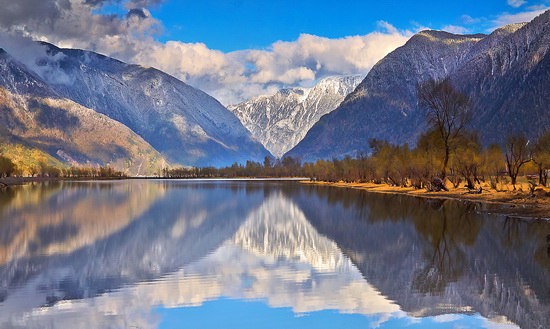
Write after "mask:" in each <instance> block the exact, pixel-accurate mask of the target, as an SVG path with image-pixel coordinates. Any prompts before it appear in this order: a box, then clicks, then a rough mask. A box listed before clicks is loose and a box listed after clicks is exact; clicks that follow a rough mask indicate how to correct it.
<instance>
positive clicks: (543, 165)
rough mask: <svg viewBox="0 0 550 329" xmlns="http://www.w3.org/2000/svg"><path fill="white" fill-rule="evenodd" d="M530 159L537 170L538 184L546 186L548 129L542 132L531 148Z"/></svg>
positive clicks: (549, 150)
mask: <svg viewBox="0 0 550 329" xmlns="http://www.w3.org/2000/svg"><path fill="white" fill-rule="evenodd" d="M531 154H532V160H533V162H534V163H535V164H536V165H537V167H538V171H539V184H540V185H542V186H546V183H547V181H548V169H549V168H550V131H547V132H545V133H544V134H542V135H541V136H540V137H539V138H538V139H537V142H536V143H535V144H534V145H533V148H532V149H531Z"/></svg>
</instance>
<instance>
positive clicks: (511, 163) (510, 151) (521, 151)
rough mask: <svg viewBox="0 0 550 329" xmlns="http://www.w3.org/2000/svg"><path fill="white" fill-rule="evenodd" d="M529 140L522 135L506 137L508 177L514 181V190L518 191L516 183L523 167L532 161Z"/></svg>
mask: <svg viewBox="0 0 550 329" xmlns="http://www.w3.org/2000/svg"><path fill="white" fill-rule="evenodd" d="M528 143H529V140H527V137H525V135H522V134H514V135H509V136H508V137H506V150H505V152H504V159H505V160H506V167H507V170H508V176H510V178H511V179H512V185H513V186H514V190H515V189H516V181H517V177H518V174H519V169H520V168H521V166H523V165H524V164H526V163H527V162H529V161H531V154H530V152H529V147H528Z"/></svg>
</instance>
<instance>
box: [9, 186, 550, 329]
mask: <svg viewBox="0 0 550 329" xmlns="http://www.w3.org/2000/svg"><path fill="white" fill-rule="evenodd" d="M6 193H7V195H3V196H2V197H1V199H2V201H1V202H0V210H1V211H2V216H1V217H0V229H1V231H0V232H1V233H0V246H1V248H2V249H0V250H1V252H0V255H1V257H2V258H1V260H2V262H1V263H0V277H1V293H0V297H1V299H0V327H36V328H43V327H48V328H50V327H52V328H66V327H74V324H75V323H79V326H80V327H82V328H106V327H112V328H126V327H131V326H134V327H140V328H156V327H159V326H160V327H162V321H163V319H162V316H161V315H160V314H162V312H159V311H158V310H159V308H160V309H164V310H168V309H179V308H183V307H191V306H199V305H205V304H206V305H209V303H212V302H215V301H218V300H220V298H222V299H226V298H229V299H230V300H236V301H238V300H259V301H261V302H262V303H266V304H267V305H269V306H270V307H273V308H289V309H291V310H292V311H293V312H294V313H295V314H304V313H308V314H309V313H312V312H321V311H323V310H336V311H337V313H336V314H361V315H362V316H364V317H365V319H368V321H369V322H368V323H369V325H370V326H376V325H381V326H382V327H383V326H384V323H386V324H387V325H388V326H389V324H390V323H393V326H395V321H397V320H399V319H403V321H405V322H403V323H409V324H414V323H416V322H419V321H420V322H421V321H424V320H421V319H420V317H427V316H432V318H430V319H429V321H433V322H434V323H437V322H438V321H439V322H453V321H455V322H456V321H458V322H457V323H459V322H460V321H466V319H467V321H470V322H466V323H470V325H472V323H473V322H472V321H477V322H475V323H476V325H475V326H485V327H489V326H493V327H503V328H504V327H510V326H511V327H515V325H513V324H512V323H515V324H518V325H519V326H520V327H522V328H536V327H539V326H542V327H546V326H547V325H548V321H549V320H548V319H549V318H550V310H549V307H548V303H549V301H550V299H549V296H548V294H549V293H550V284H549V283H548V280H547V279H548V275H549V269H550V266H549V265H550V263H549V261H548V257H547V256H546V240H545V237H546V232H548V231H550V230H549V226H548V224H546V223H529V222H525V221H520V220H512V219H505V218H499V217H495V216H489V215H479V214H477V210H479V206H476V205H474V204H461V203H458V202H448V201H445V202H435V203H434V202H426V201H425V200H422V199H414V198H408V197H404V196H383V195H371V194H368V193H363V192H359V191H352V190H345V189H331V188H318V187H310V186H300V185H297V184H293V183H282V182H271V183H264V182H235V181H230V182H223V181H191V182H189V181H129V182H106V183H105V182H104V183H62V184H61V183H58V184H49V185H30V186H24V187H20V188H18V189H14V190H9V192H6ZM4 196H5V197H4ZM194 309H195V308H194ZM274 312H275V311H274ZM458 313H464V314H475V313H480V314H481V315H483V316H484V317H485V318H487V319H489V320H487V319H484V318H482V317H480V316H474V317H466V318H464V317H461V316H458V315H456V314H458ZM252 316H253V315H252ZM433 316H435V317H433ZM75 321H76V322H75ZM181 321H182V322H181V323H182V324H183V323H185V319H182V320H181ZM265 321H270V320H269V319H266V320H265ZM392 321H394V322H392ZM497 324H498V325H497ZM506 324H507V325H506ZM435 327H437V326H435ZM441 327H444V326H441Z"/></svg>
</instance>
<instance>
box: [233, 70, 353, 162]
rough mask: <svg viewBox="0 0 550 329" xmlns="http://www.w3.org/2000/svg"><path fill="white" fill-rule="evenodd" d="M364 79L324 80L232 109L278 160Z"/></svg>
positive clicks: (286, 90) (249, 101) (250, 101)
mask: <svg viewBox="0 0 550 329" xmlns="http://www.w3.org/2000/svg"><path fill="white" fill-rule="evenodd" d="M362 78H363V77H360V76H344V77H329V78H325V79H322V80H321V81H319V83H317V85H315V86H314V87H312V88H292V89H282V90H280V91H279V92H277V93H276V94H275V95H271V96H259V97H255V98H252V99H250V100H248V101H245V102H243V103H240V104H238V105H232V106H229V107H228V109H229V110H230V111H232V112H233V113H235V115H237V117H238V118H239V119H240V120H241V122H242V123H243V125H244V126H245V127H246V128H247V129H248V130H249V131H250V132H251V133H252V136H254V137H255V138H256V139H257V140H259V141H260V142H261V143H262V144H263V145H264V146H265V148H266V149H268V150H269V151H270V152H271V153H272V154H273V155H275V156H276V157H282V156H283V154H284V153H286V152H287V151H288V150H290V149H291V148H293V147H294V146H295V145H296V144H298V142H300V141H301V140H302V139H303V138H304V136H305V135H306V133H307V131H308V130H309V129H310V128H311V126H313V125H314V124H315V123H316V122H317V121H318V120H319V119H320V118H321V117H322V116H323V115H325V114H327V113H329V112H331V111H333V110H334V109H335V108H336V107H337V106H338V105H340V103H341V102H342V101H343V100H344V97H346V96H347V95H348V94H349V93H351V92H352V91H353V90H354V89H355V87H356V86H357V85H358V84H359V83H360V82H361V80H362Z"/></svg>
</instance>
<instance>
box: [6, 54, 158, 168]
mask: <svg viewBox="0 0 550 329" xmlns="http://www.w3.org/2000/svg"><path fill="white" fill-rule="evenodd" d="M0 106H1V107H2V110H1V111H0V112H1V113H0V136H1V137H2V138H3V139H5V140H8V141H11V142H18V143H24V144H27V145H29V146H31V147H36V148H39V149H42V150H44V151H46V152H48V153H50V154H51V155H53V156H57V157H58V158H60V159H61V160H63V161H65V162H69V163H71V164H81V165H86V166H95V165H110V166H112V167H114V168H116V169H118V170H123V171H126V172H127V173H129V174H131V175H152V174H153V173H155V172H158V171H159V170H160V169H161V168H162V167H163V166H164V165H165V164H164V163H165V161H164V159H163V157H162V156H161V155H160V154H159V153H158V152H157V151H156V150H155V149H153V147H151V145H149V143H147V142H146V141H144V140H143V138H141V137H140V136H138V135H137V134H136V133H134V132H133V131H132V130H130V129H128V127H126V126H124V125H123V124H121V123H120V122H118V121H115V120H113V119H111V118H109V117H108V116H105V115H103V114H100V113H97V112H96V111H94V110H91V109H89V108H86V107H84V106H82V105H80V104H77V103H75V102H73V101H72V100H69V99H66V98H64V97H62V96H61V95H59V93H57V92H56V91H55V90H53V89H52V88H51V86H50V85H49V84H48V83H47V82H45V81H44V80H42V79H41V78H40V77H39V76H38V75H37V74H36V73H35V72H33V71H31V70H30V69H29V68H28V67H27V66H25V65H24V64H22V63H20V62H19V61H17V60H16V59H15V58H13V57H12V56H11V55H10V54H8V53H7V52H5V51H4V50H2V49H0Z"/></svg>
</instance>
